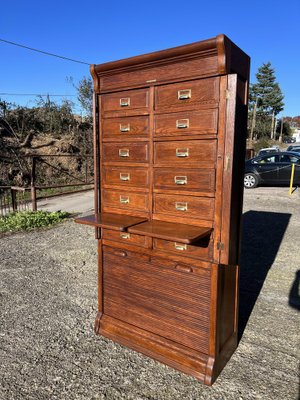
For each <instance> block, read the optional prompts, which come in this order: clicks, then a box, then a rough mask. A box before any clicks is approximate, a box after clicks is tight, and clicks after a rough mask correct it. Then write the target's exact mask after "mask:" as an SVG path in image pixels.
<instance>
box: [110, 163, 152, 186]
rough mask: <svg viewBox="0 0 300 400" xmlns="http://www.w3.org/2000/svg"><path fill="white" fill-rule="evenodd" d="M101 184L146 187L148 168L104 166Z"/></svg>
mask: <svg viewBox="0 0 300 400" xmlns="http://www.w3.org/2000/svg"><path fill="white" fill-rule="evenodd" d="M102 171H103V184H104V186H107V185H114V186H119V185H120V186H124V187H139V188H140V187H148V185H149V170H148V169H146V168H132V167H104V168H103V170H102Z"/></svg>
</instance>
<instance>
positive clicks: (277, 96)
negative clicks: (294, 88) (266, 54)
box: [249, 62, 284, 138]
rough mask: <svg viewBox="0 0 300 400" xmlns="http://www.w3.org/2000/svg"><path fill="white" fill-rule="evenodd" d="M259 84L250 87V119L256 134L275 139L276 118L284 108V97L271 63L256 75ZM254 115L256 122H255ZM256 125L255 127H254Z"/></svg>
mask: <svg viewBox="0 0 300 400" xmlns="http://www.w3.org/2000/svg"><path fill="white" fill-rule="evenodd" d="M256 80H257V82H256V83H255V84H252V85H250V96H249V117H250V120H251V125H252V127H253V128H254V134H255V135H256V137H259V136H271V138H273V137H274V130H275V125H276V124H275V118H276V115H278V114H279V113H280V112H281V111H282V110H283V108H284V102H283V98H284V95H283V94H282V91H281V89H280V87H279V84H278V83H277V82H276V77H275V71H274V69H273V68H272V67H271V63H270V62H268V63H266V64H263V65H262V66H261V67H260V68H259V69H258V72H257V74H256ZM253 113H254V114H256V121H253ZM254 123H255V127H254Z"/></svg>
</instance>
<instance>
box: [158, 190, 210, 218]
mask: <svg viewBox="0 0 300 400" xmlns="http://www.w3.org/2000/svg"><path fill="white" fill-rule="evenodd" d="M154 212H155V213H157V214H172V215H175V216H178V217H188V218H198V219H203V220H208V221H212V220H213V216H214V199H213V198H209V197H193V196H182V195H169V194H154Z"/></svg>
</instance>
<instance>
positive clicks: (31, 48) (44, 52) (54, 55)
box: [0, 38, 91, 65]
mask: <svg viewBox="0 0 300 400" xmlns="http://www.w3.org/2000/svg"><path fill="white" fill-rule="evenodd" d="M0 41H1V42H4V43H8V44H12V45H14V46H18V47H22V48H24V49H27V50H31V51H36V52H37V53H42V54H46V55H47V56H52V57H57V58H61V59H63V60H67V61H72V62H76V63H79V64H85V65H90V64H91V63H87V62H84V61H79V60H74V59H72V58H68V57H64V56H60V55H58V54H53V53H49V52H47V51H43V50H38V49H34V48H33V47H29V46H25V45H23V44H20V43H15V42H10V41H9V40H5V39H1V38H0Z"/></svg>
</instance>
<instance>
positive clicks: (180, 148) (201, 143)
mask: <svg viewBox="0 0 300 400" xmlns="http://www.w3.org/2000/svg"><path fill="white" fill-rule="evenodd" d="M216 151H217V142H216V140H188V141H184V142H181V141H172V142H156V143H154V163H155V164H157V165H161V166H164V165H165V166H173V165H181V166H183V167H184V166H186V165H187V164H192V165H193V166H198V165H199V166H201V165H202V166H204V165H205V166H208V167H209V168H212V167H214V163H215V161H216Z"/></svg>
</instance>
